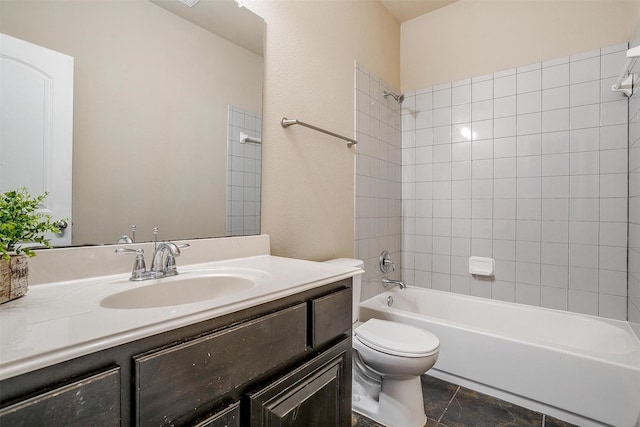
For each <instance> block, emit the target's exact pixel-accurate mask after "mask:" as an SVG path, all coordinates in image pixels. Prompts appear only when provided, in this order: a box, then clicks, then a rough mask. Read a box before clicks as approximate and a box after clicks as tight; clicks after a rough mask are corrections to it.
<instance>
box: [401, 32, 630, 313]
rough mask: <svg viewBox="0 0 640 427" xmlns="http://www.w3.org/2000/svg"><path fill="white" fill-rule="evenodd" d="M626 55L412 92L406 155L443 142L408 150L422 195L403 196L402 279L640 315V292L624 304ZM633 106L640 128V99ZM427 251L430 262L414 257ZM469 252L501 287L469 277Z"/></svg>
mask: <svg viewBox="0 0 640 427" xmlns="http://www.w3.org/2000/svg"><path fill="white" fill-rule="evenodd" d="M625 50H626V45H624V44H621V45H616V46H611V47H608V48H603V49H602V50H600V49H596V50H593V51H589V52H583V53H579V54H576V55H572V56H570V57H569V56H567V57H563V58H557V59H552V60H549V61H545V62H542V63H536V64H531V65H527V66H523V67H519V68H518V69H510V70H503V71H499V72H495V73H493V74H492V75H483V76H478V77H475V78H471V79H467V80H461V81H458V82H453V83H451V84H444V85H440V86H438V87H435V88H426V89H425V90H421V91H416V92H414V93H411V94H405V97H407V98H408V97H412V98H413V99H415V107H416V111H414V113H413V114H417V116H416V119H415V124H416V129H419V130H416V131H414V132H412V131H411V129H409V128H407V129H406V131H405V127H404V126H411V125H412V121H411V120H410V119H408V118H407V119H404V120H403V121H402V125H403V133H402V144H403V147H404V148H405V149H410V148H411V147H418V146H428V147H429V148H431V145H433V149H432V150H423V151H420V152H418V151H417V150H416V152H415V153H414V152H407V155H406V156H403V159H404V160H403V165H402V168H403V173H402V176H403V177H404V182H403V186H405V187H406V188H407V190H406V191H403V192H402V194H403V195H408V197H413V199H412V200H409V201H406V202H405V201H404V200H403V220H405V221H407V225H406V226H404V228H403V234H402V239H403V243H402V247H403V250H404V251H406V252H407V253H406V254H405V253H403V260H405V259H406V260H411V262H412V263H413V265H408V264H407V265H404V266H403V278H404V280H405V281H407V282H409V283H411V284H416V285H418V286H427V287H434V288H437V289H442V290H446V291H451V292H458V293H464V294H472V295H479V296H483V297H488V298H494V299H499V300H503V301H515V302H519V303H525V304H533V305H541V306H543V307H549V308H556V309H561V310H570V311H576V312H581V313H588V314H594V315H601V316H605V317H613V318H616V319H624V318H625V316H626V309H627V306H630V307H633V308H634V311H633V312H634V313H636V312H637V313H639V314H638V316H639V317H640V298H637V299H636V300H638V302H637V303H636V302H635V301H636V300H632V299H631V298H629V299H627V298H626V297H627V294H626V241H627V222H626V221H627V218H626V217H627V214H626V212H627V206H628V203H627V199H626V194H627V193H626V192H627V187H628V185H627V161H628V160H627V159H628V155H627V149H626V148H627V139H628V135H627V133H628V132H627V123H626V122H627V116H628V115H629V114H628V106H627V101H626V99H625V98H624V97H620V96H618V95H619V94H612V93H611V92H610V87H611V84H612V82H611V79H615V77H616V76H617V73H618V72H619V69H620V67H621V66H622V64H623V63H624V56H625V55H624V54H625ZM638 68H639V69H640V65H638ZM421 94H422V95H421ZM424 111H431V114H430V115H429V118H428V119H426V118H425V119H422V120H420V118H419V117H420V114H422V113H423V112H424ZM635 112H636V113H635V115H634V114H631V115H629V116H630V117H632V121H633V118H635V120H636V121H637V122H638V123H640V113H639V112H640V101H638V102H637V106H636V107H635ZM418 123H419V126H420V127H418ZM637 129H638V130H637V131H632V135H631V139H634V138H635V139H634V141H635V140H640V125H638V126H637ZM633 132H635V133H633ZM638 146H639V147H640V144H638ZM637 151H638V156H637V157H638V158H639V159H640V149H638V150H637ZM633 153H634V151H633V150H632V156H633ZM412 159H414V160H412ZM637 163H638V165H639V166H638V167H640V161H638V162H637ZM447 165H448V166H447ZM405 170H406V171H405ZM637 176H638V178H639V179H638V182H640V173H638V174H637ZM426 183H428V184H430V185H431V186H430V187H428V190H427V187H426V186H424V185H422V186H421V187H420V188H421V189H422V190H421V191H419V190H418V184H426ZM633 185H634V187H631V188H630V190H631V191H632V193H633V192H634V191H636V192H637V193H638V198H639V199H640V184H635V183H634V184H633ZM634 188H637V189H638V190H634ZM418 193H422V194H423V196H421V197H424V198H423V199H420V200H418ZM636 205H637V206H638V210H639V213H638V214H637V217H638V218H640V202H638V203H637V204H636ZM634 206H635V205H634ZM427 221H429V222H428V223H427ZM639 221H640V220H639ZM411 227H413V232H412V233H411V232H409V230H411ZM637 229H638V230H639V234H640V227H637ZM419 237H425V239H419ZM636 241H638V245H639V246H640V237H639V238H637V239H636ZM638 253H639V255H638V256H637V257H635V258H634V259H637V260H638V262H637V264H638V266H637V267H636V268H637V271H638V273H637V276H638V277H640V250H639V251H638ZM418 254H420V255H421V256H431V257H432V258H429V260H428V261H427V259H426V258H425V259H424V262H422V263H418V261H417V260H416V257H417V256H418ZM470 255H476V256H491V257H494V258H495V259H496V260H497V261H496V269H497V271H496V277H495V279H494V280H492V281H478V280H473V279H472V278H471V277H470V276H469V275H468V273H467V272H466V261H467V257H468V256H470ZM630 263H631V261H630ZM631 264H632V263H631ZM631 264H630V265H631ZM412 281H413V283H412ZM418 281H420V282H418ZM637 282H638V291H637V293H638V295H640V280H638V281H637ZM635 304H637V305H638V308H635V307H636V306H635ZM638 322H640V319H638Z"/></svg>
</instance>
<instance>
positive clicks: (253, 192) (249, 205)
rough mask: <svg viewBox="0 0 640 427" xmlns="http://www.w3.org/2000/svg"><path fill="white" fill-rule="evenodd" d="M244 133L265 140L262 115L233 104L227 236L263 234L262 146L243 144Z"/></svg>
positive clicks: (230, 130) (228, 151)
mask: <svg viewBox="0 0 640 427" xmlns="http://www.w3.org/2000/svg"><path fill="white" fill-rule="evenodd" d="M240 133H243V134H246V135H248V136H249V137H251V138H252V139H256V140H261V139H262V117H261V115H260V114H259V113H254V112H251V111H247V110H243V109H240V108H237V107H234V106H232V105H229V115H228V121H227V235H233V236H246V235H251V234H259V233H260V182H261V159H262V145H261V144H260V143H257V142H245V143H242V142H241V141H240V139H241V138H240Z"/></svg>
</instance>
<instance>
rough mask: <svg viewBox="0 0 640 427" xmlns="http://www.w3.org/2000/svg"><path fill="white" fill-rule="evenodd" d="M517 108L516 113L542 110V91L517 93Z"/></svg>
mask: <svg viewBox="0 0 640 427" xmlns="http://www.w3.org/2000/svg"><path fill="white" fill-rule="evenodd" d="M517 109H518V110H517V111H518V114H528V113H535V112H538V111H542V92H541V91H534V92H528V93H521V94H518V96H517Z"/></svg>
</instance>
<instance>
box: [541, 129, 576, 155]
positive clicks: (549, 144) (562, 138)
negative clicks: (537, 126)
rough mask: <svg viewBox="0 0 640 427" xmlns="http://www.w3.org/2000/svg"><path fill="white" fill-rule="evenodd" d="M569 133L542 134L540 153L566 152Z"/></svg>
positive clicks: (567, 150)
mask: <svg viewBox="0 0 640 427" xmlns="http://www.w3.org/2000/svg"><path fill="white" fill-rule="evenodd" d="M569 141H570V133H569V132H567V131H563V132H547V133H543V134H542V154H554V153H568V152H569Z"/></svg>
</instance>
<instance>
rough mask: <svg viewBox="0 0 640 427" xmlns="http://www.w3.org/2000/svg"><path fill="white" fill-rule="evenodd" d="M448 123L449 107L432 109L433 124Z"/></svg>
mask: <svg viewBox="0 0 640 427" xmlns="http://www.w3.org/2000/svg"><path fill="white" fill-rule="evenodd" d="M450 124H451V107H442V108H436V109H435V110H433V126H446V125H450Z"/></svg>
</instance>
